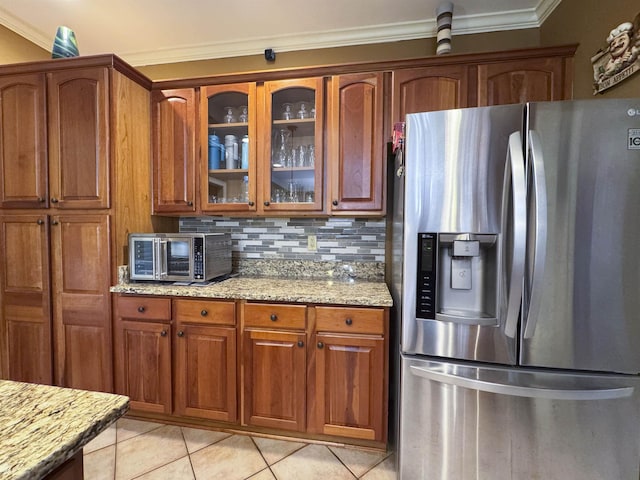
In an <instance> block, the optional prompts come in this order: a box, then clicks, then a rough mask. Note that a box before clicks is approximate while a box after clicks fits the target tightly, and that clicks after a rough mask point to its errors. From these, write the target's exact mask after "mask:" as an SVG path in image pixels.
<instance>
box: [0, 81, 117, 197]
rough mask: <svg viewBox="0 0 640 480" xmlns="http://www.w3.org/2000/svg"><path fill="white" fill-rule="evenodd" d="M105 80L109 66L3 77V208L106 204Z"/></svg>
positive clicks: (0, 92) (0, 159)
mask: <svg viewBox="0 0 640 480" xmlns="http://www.w3.org/2000/svg"><path fill="white" fill-rule="evenodd" d="M108 88H109V80H108V71H107V68H86V69H73V70H65V71H58V72H52V73H47V74H45V73H29V74H23V75H8V76H3V77H0V102H1V106H0V108H1V109H2V120H1V122H2V123H1V125H0V127H1V128H0V132H2V133H0V141H1V142H2V145H1V148H0V152H1V153H0V162H1V169H0V170H1V173H2V188H1V190H0V202H1V203H0V206H1V207H2V208H48V207H49V206H55V207H56V208H81V209H94V208H107V207H109V189H108V185H109V161H108V160H109V150H108V148H107V146H108V145H107V139H108V132H109V129H108V108H107V105H108V103H107V102H108V91H109V90H108ZM47 172H48V174H47Z"/></svg>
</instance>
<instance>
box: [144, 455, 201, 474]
mask: <svg viewBox="0 0 640 480" xmlns="http://www.w3.org/2000/svg"><path fill="white" fill-rule="evenodd" d="M195 478H196V477H194V476H193V469H192V468H191V462H190V461H189V457H182V458H180V459H179V460H176V461H175V462H171V463H170V464H168V465H165V466H164V467H160V468H158V469H156V470H153V471H152V472H149V473H146V474H144V475H142V476H141V477H136V480H194V479H195Z"/></svg>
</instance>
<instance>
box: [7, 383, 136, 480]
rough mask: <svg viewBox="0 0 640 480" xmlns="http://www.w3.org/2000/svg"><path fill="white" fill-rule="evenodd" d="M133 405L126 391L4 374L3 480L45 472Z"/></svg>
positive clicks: (35, 476)
mask: <svg viewBox="0 0 640 480" xmlns="http://www.w3.org/2000/svg"><path fill="white" fill-rule="evenodd" d="M128 409H129V398H128V397H125V396H122V395H113V394H108V393H101V392H89V391H84V390H76V389H70V388H61V387H53V386H49V385H36V384H31V383H21V382H13V381H9V380H0V480H9V479H11V480H17V479H40V478H46V476H47V475H48V474H49V473H50V472H52V471H53V470H55V469H56V468H57V467H59V466H60V465H62V464H63V463H65V462H66V461H67V460H68V459H70V458H71V457H73V456H74V455H76V454H78V453H79V452H81V449H82V447H84V446H85V445H86V444H87V443H88V442H89V441H90V440H92V439H93V438H95V437H96V436H97V435H98V434H99V433H100V432H102V431H103V430H105V429H106V428H107V427H108V426H109V425H111V424H112V423H113V422H115V421H116V420H117V419H118V418H120V417H121V416H122V415H124V414H125V413H126V411H127V410H128ZM80 455H81V453H80Z"/></svg>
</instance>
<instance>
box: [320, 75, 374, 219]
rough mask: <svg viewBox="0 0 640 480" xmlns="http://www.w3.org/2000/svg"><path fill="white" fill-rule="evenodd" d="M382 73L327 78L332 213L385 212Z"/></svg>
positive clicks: (368, 213)
mask: <svg viewBox="0 0 640 480" xmlns="http://www.w3.org/2000/svg"><path fill="white" fill-rule="evenodd" d="M384 78H385V76H384V74H383V73H382V72H374V73H365V74H353V75H339V76H334V77H331V89H330V93H329V95H328V98H327V103H328V105H329V108H328V119H327V126H328V128H327V136H328V145H329V147H328V150H329V152H328V155H327V158H328V170H329V180H330V187H329V189H330V193H329V206H328V208H329V209H330V210H331V213H332V214H340V213H347V214H349V215H353V214H356V213H363V214H367V215H372V214H379V215H383V214H384V213H385V205H386V202H385V185H386V168H385V162H384V156H385V154H386V148H385V142H384V131H383V128H384V113H385V109H384Z"/></svg>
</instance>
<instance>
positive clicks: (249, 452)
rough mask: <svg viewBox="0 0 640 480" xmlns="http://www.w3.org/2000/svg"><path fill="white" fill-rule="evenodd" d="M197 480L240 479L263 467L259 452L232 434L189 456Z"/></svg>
mask: <svg viewBox="0 0 640 480" xmlns="http://www.w3.org/2000/svg"><path fill="white" fill-rule="evenodd" d="M191 465H192V466H193V471H194V473H195V476H196V479H197V480H211V479H218V478H219V479H224V480H244V479H246V478H248V477H250V476H251V475H254V474H255V473H258V472H260V471H261V470H264V469H265V468H266V467H267V464H266V463H265V461H264V459H263V458H262V455H260V452H259V451H258V449H257V447H256V446H255V445H254V443H253V441H251V438H250V437H247V436H244V435H232V436H231V437H229V438H225V439H224V440H222V441H220V442H218V443H214V444H213V445H210V446H208V447H206V448H203V449H202V450H198V451H197V452H196V453H194V454H192V455H191Z"/></svg>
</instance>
